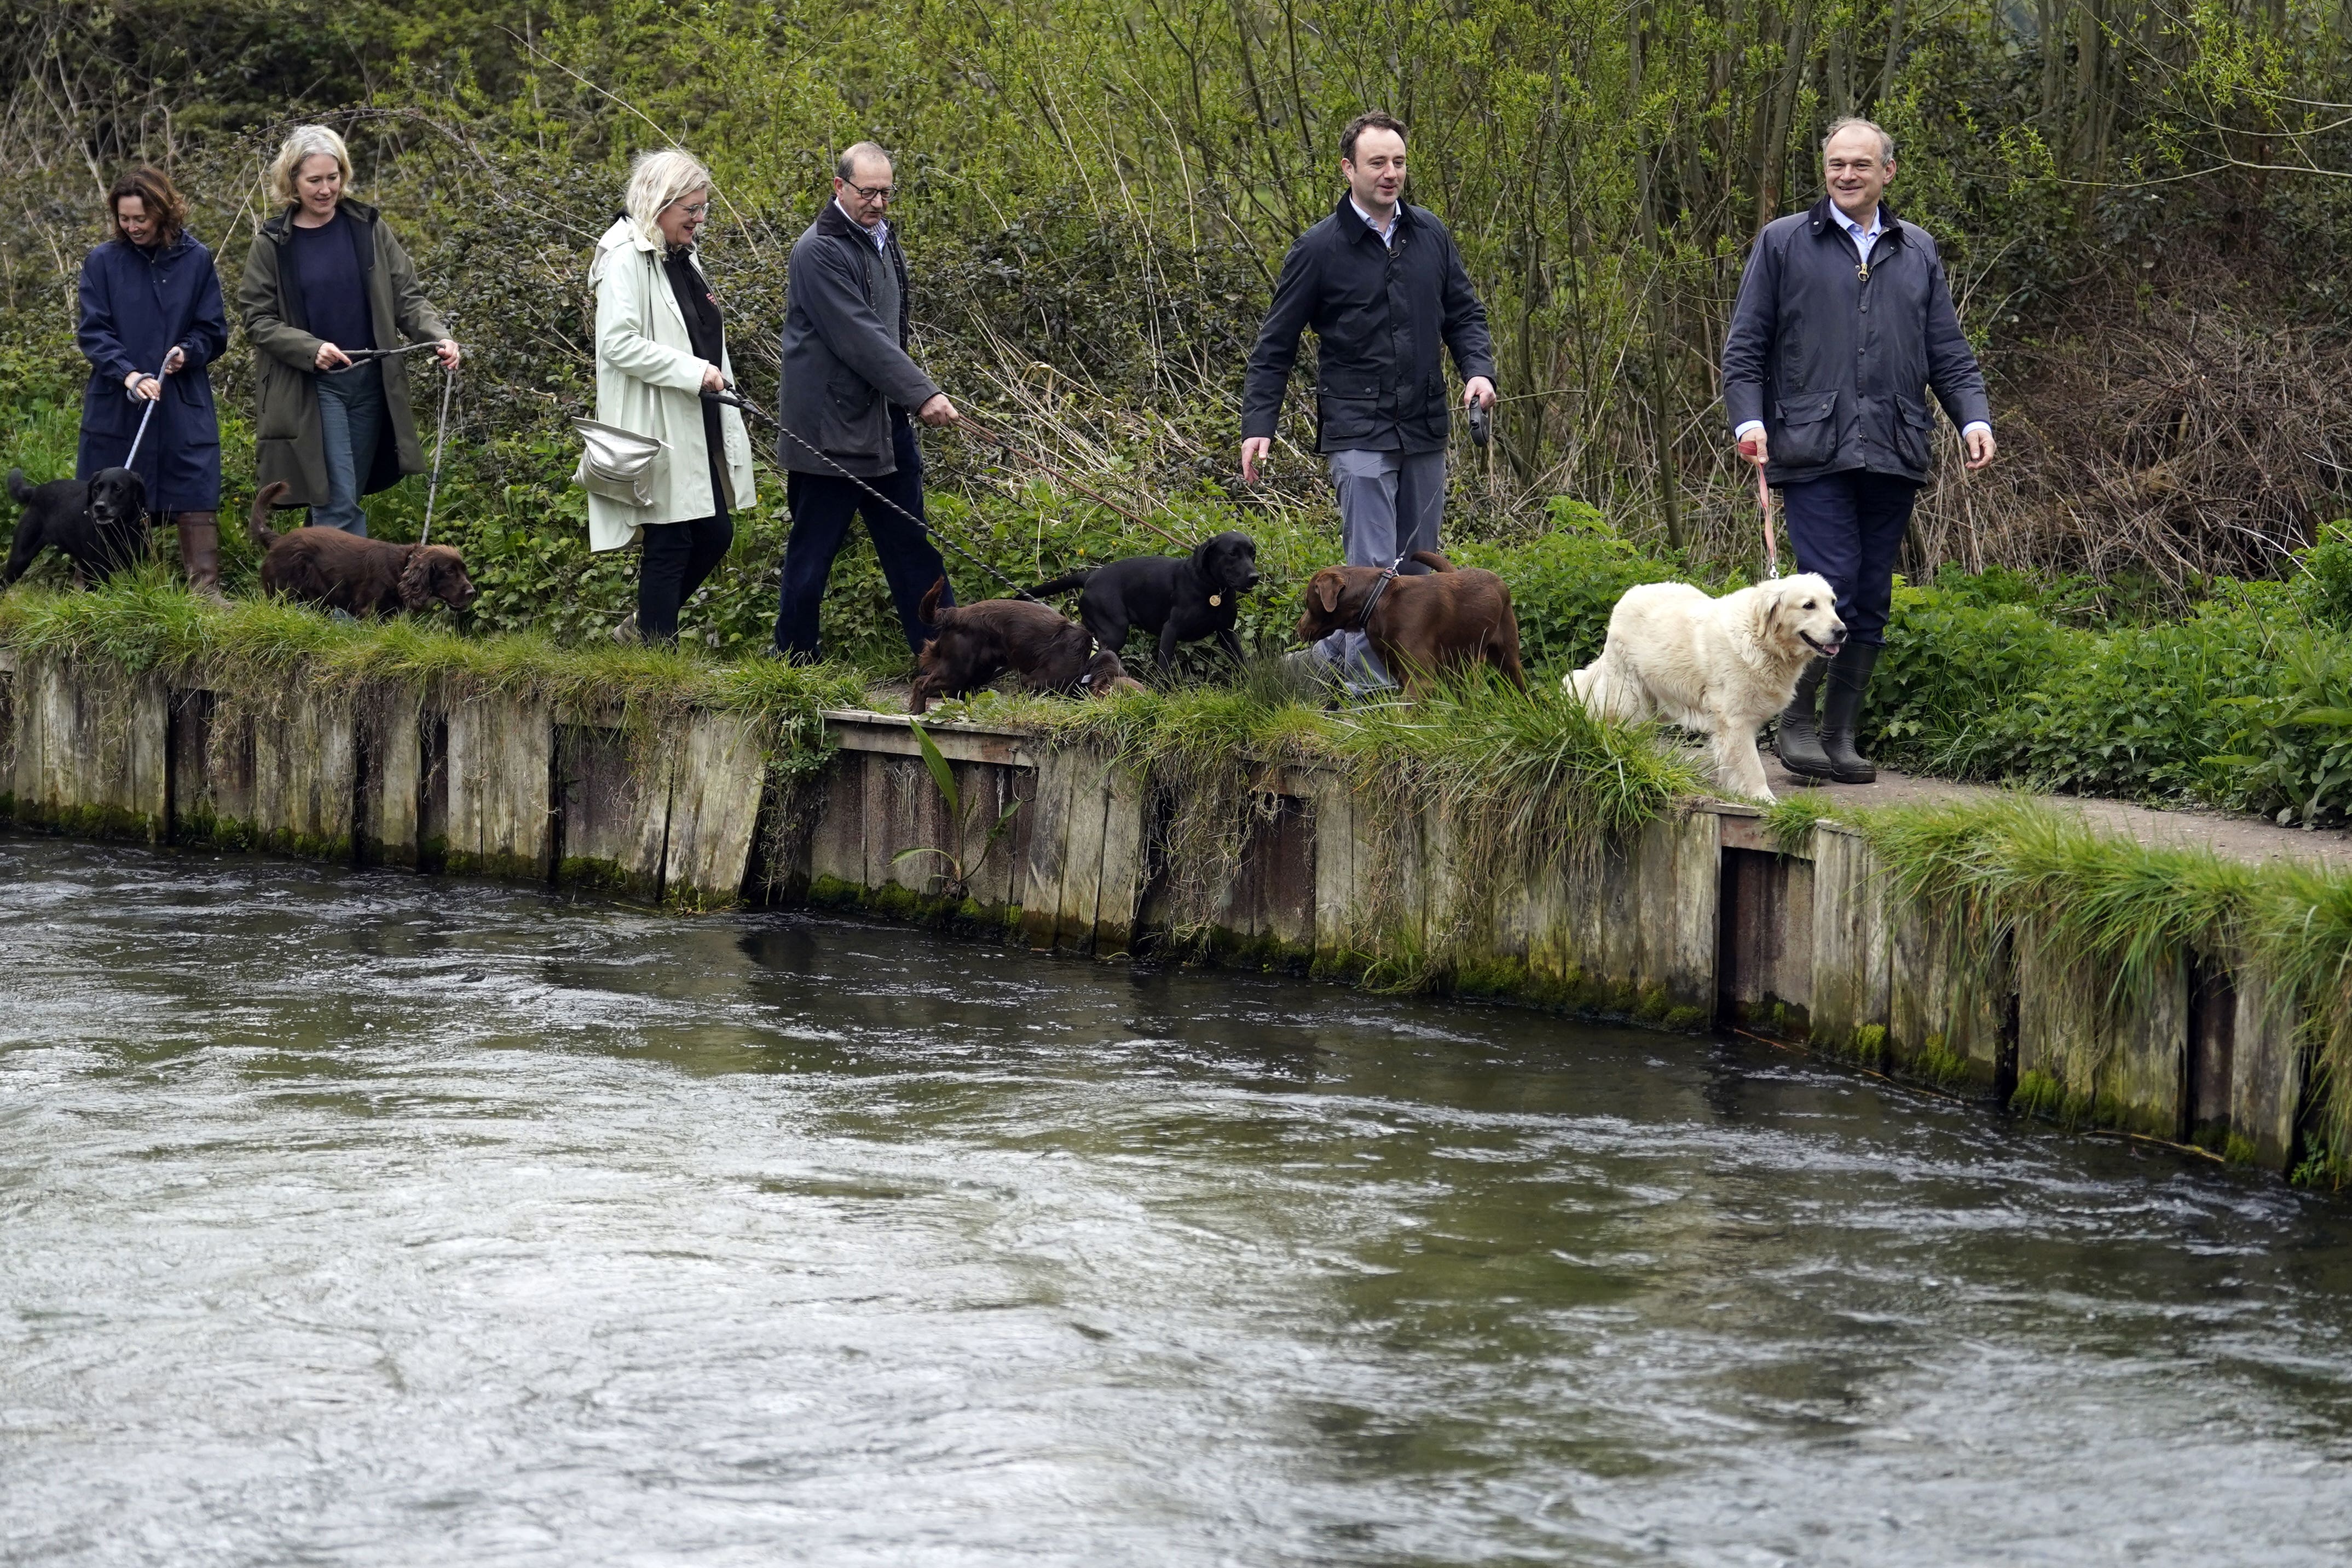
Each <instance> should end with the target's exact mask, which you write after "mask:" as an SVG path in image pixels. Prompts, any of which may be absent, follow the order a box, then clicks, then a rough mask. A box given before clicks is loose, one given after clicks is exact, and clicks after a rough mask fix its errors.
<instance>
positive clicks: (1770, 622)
mask: <svg viewBox="0 0 2352 1568" xmlns="http://www.w3.org/2000/svg"><path fill="white" fill-rule="evenodd" d="M1844 640H1845V622H1843V621H1841V620H1839V619H1838V613H1837V591H1836V590H1835V589H1833V588H1832V587H1831V586H1830V584H1829V580H1828V579H1827V578H1824V577H1822V576H1821V575H1820V574H1818V573H1815V572H1810V571H1809V572H1804V573H1801V575H1799V576H1796V577H1776V578H1774V579H1772V580H1770V581H1769V582H1759V583H1758V584H1757V585H1756V586H1755V587H1753V588H1743V589H1741V590H1739V591H1738V592H1737V593H1727V594H1725V595H1724V596H1723V597H1722V598H1720V599H1709V598H1708V597H1707V596H1706V594H1704V593H1702V592H1700V591H1698V590H1697V589H1696V588H1693V587H1692V586H1691V585H1690V584H1689V583H1686V582H1647V583H1643V584H1642V585H1641V586H1640V587H1638V588H1629V589H1627V590H1626V591H1625V594H1624V597H1623V598H1622V599H1620V600H1618V601H1617V608H1616V609H1614V610H1612V611H1611V612H1609V641H1608V643H1606V644H1605V645H1604V646H1603V647H1602V648H1601V657H1599V658H1597V659H1595V660H1593V661H1592V663H1591V664H1587V665H1585V666H1584V668H1582V669H1580V670H1578V671H1575V672H1574V673H1572V674H1570V675H1569V676H1568V677H1567V678H1566V679H1564V680H1562V681H1561V682H1560V685H1563V686H1565V687H1567V688H1568V689H1569V690H1570V692H1573V693H1574V694H1575V695H1577V696H1578V697H1579V698H1580V699H1581V700H1582V701H1583V703H1584V706H1586V707H1588V708H1590V709H1591V711H1592V712H1594V713H1596V714H1599V715H1600V716H1602V717H1604V718H1619V719H1643V718H1651V717H1656V718H1662V719H1664V720H1665V721H1666V722H1667V723H1669V724H1678V725H1680V726H1682V727H1684V728H1685V729H1687V730H1692V731H1696V732H1702V733H1704V734H1706V736H1707V737H1709V738H1710V739H1711V740H1712V741H1713V742H1714V747H1715V776H1716V781H1717V784H1718V785H1719V786H1720V787H1721V788H1723V789H1728V790H1731V791H1732V792H1734V793H1736V794H1740V795H1748V796H1753V797H1755V798H1757V799H1759V800H1770V799H1771V798H1772V787H1771V786H1770V785H1769V784H1768V783H1766V782H1765V781H1764V762H1763V759H1762V758H1759V757H1758V756H1757V754H1756V732H1757V730H1758V729H1759V728H1760V727H1762V726H1763V723H1764V721H1765V720H1766V719H1768V718H1770V717H1771V716H1773V715H1774V714H1776V713H1779V712H1780V710H1781V709H1782V708H1785V707H1787V706H1789V700H1790V697H1791V696H1792V695H1794V694H1795V692H1796V689H1797V677H1798V676H1799V675H1801V674H1803V673H1804V669H1805V665H1806V664H1809V663H1810V662H1811V661H1812V660H1813V659H1814V658H1816V657H1834V656H1836V653H1837V651H1838V650H1839V649H1840V648H1842V647H1843V646H1844V645H1845V641H1844Z"/></svg>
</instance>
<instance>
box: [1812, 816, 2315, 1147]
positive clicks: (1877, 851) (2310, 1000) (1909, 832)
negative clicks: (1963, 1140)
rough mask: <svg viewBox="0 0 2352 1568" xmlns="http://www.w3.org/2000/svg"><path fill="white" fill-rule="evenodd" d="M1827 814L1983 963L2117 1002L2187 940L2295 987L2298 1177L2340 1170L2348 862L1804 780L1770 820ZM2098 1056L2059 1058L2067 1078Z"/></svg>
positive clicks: (2036, 1097) (2084, 1111)
mask: <svg viewBox="0 0 2352 1568" xmlns="http://www.w3.org/2000/svg"><path fill="white" fill-rule="evenodd" d="M1824 820H1830V821H1835V822H1837V823H1838V824H1840V825H1841V826H1843V827H1847V828H1851V829H1853V831H1856V832H1858V833H1860V834H1861V835H1862V837H1863V838H1864V840H1865V841H1867V842H1868V843H1869V845H1870V847H1871V850H1872V852H1874V855H1875V856H1876V858H1877V861H1878V864H1879V867H1880V870H1881V873H1882V874H1883V875H1884V876H1885V878H1886V881H1887V888H1888V891H1889V893H1890V894H1893V895H1894V896H1895V897H1897V898H1900V899H1904V900H1908V901H1912V902H1914V903H1916V904H1917V905H1918V906H1919V907H1921V908H1922V909H1925V910H1927V912H1929V915H1930V917H1931V918H1932V919H1933V920H1935V921H1937V922H1938V923H1940V924H1941V925H1943V927H1944V928H1945V930H1946V931H1947V932H1948V933H1949V934H1950V935H1951V936H1954V937H1956V938H1957V939H1958V940H1957V944H1956V946H1957V951H1958V952H1959V953H1960V954H1961V955H1962V956H1963V962H1964V963H1966V964H1967V965H1969V966H1970V967H1973V969H1974V971H1975V973H1976V974H1977V975H1978V976H1979V977H1984V976H1990V973H1991V972H1992V970H1993V969H1994V967H1996V964H1997V962H1998V957H1997V956H1998V955H2000V954H2003V953H2007V954H2010V955H2011V956H2012V957H2013V956H2016V955H2018V954H2020V953H2026V954H2030V956H2032V958H2033V960H2034V961H2035V965H2036V967H2037V971H2038V972H2039V973H2040V974H2042V976H2044V977H2047V980H2048V983H2051V984H2053V985H2056V986H2058V987H2061V988H2064V989H2066V990H2068V991H2070V992H2071V993H2073V994H2074V995H2075V996H2078V997H2081V998H2085V999H2086V1000H2087V1001H2088V1002H2089V1003H2090V1004H2091V1007H2092V1009H2093V1010H2094V1011H2097V1010H2102V1009H2105V1010H2109V1011H2112V1010H2113V1009H2117V1008H2119V1007H2120V1006H2121V1005H2122V1004H2123V1003H2124V1002H2125V1001H2126V998H2131V997H2133V996H2135V995H2137V994H2141V993H2142V992H2143V991H2144V990H2145V989H2146V988H2148V987H2149V986H2150V985H2151V984H2152V983H2153V982H2154V981H2155V980H2156V979H2157V977H2158V973H2159V971H2160V970H2161V969H2163V968H2165V967H2168V966H2170V965H2172V964H2174V963H2176V962H2177V961H2178V958H2179V955H2180V954H2181V953H2182V952H2184V951H2188V952H2193V953H2197V954H2201V955H2203V956H2205V957H2206V958H2208V959H2209V960H2211V961H2213V962H2216V963H2219V964H2221V965H2224V966H2226V967H2229V968H2231V970H2233V971H2236V972H2238V973H2241V974H2245V973H2252V974H2256V975H2259V976H2261V977H2262V978H2263V981H2264V982H2265V983H2266V984H2267V985H2269V986H2270V987H2271V988H2273V994H2274V995H2275V996H2277V997H2279V998H2291V1000H2292V1002H2293V1005H2294V1008H2295V1009H2296V1011H2297V1012H2298V1014H2299V1015H2300V1017H2301V1019H2302V1026H2301V1033H2302V1040H2303V1044H2304V1046H2305V1050H2306V1051H2308V1053H2309V1054H2308V1057H2307V1060H2308V1062H2309V1064H2310V1065H2309V1069H2308V1084H2309V1087H2308V1088H2307V1089H2306V1091H2305V1117H2306V1124H2305V1134H2304V1136H2305V1159H2304V1161H2303V1166H2302V1169H2301V1170H2300V1172H2299V1173H2298V1174H2299V1176H2300V1178H2301V1179H2320V1178H2325V1179H2326V1180H2328V1181H2331V1182H2334V1183H2336V1184H2341V1183H2342V1182H2344V1181H2345V1180H2346V1179H2347V1178H2352V876H2347V875H2344V874H2342V873H2336V872H2330V871H2326V870H2324V869H2321V868H2319V867H2316V866H2302V865H2295V864H2293V863H2288V862H2276V861H2270V862H2247V861H2240V860H2231V859H2226V858H2224V857H2222V856H2221V855H2218V854H2216V853H2214V852H2212V851H2210V850H2209V849H2204V848H2200V847H2190V846H2184V845H2158V844H2144V843H2140V842H2137V841H2134V840H2133V839H2130V838H2127V837H2126V836H2124V835H2122V834H2119V833H2115V832H2109V831H2100V830H2098V829H2096V828H2094V827H2092V826H2090V825H2088V824H2086V823H2085V822H2084V821H2082V820H2081V819H2080V818H2079V817H2077V816H2074V814H2072V813H2070V812H2068V811H2065V810H2063V809H2059V808H2055V807H2053V806H2051V805H2049V804H2046V803H2042V802H2038V801H2035V800H2032V799H2029V798H2022V797H2013V798H2007V799H2000V800H1987V801H1980V802H1975V803H1969V804H1958V805H1937V806H1911V807H1888V808H1881V809H1878V810H1853V809H1851V808H1845V807H1841V806H1840V805H1839V804H1838V803H1837V801H1836V800H1835V799H1834V798H1833V797H1832V796H1830V795H1826V794H1821V793H1810V792H1809V793H1806V794H1801V795H1796V796H1792V797H1790V798H1788V799H1786V800H1780V801H1779V802H1777V803H1776V804H1775V805H1774V807H1773V808H1772V810H1771V811H1770V813H1769V818H1768V821H1769V825H1770V827H1771V829H1772V831H1774V832H1775V834H1776V835H1777V836H1778V838H1779V840H1780V842H1781V843H1782V844H1784V845H1786V846H1788V847H1789V848H1790V849H1792V850H1793V849H1799V848H1801V847H1803V846H1804V844H1805V843H1806V841H1807V840H1808V837H1809V835H1810V834H1811V831H1812V829H1813V827H1814V826H1815V824H1816V823H1818V822H1820V821H1824ZM2100 1065H2101V1063H2100V1062H2099V1061H2096V1060H2094V1059H2084V1060H2077V1061H2070V1062H2069V1063H2068V1069H2069V1071H2068V1078H2069V1079H2070V1080H2071V1082H2073V1083H2074V1084H2076V1085H2080V1084H2083V1083H2086V1082H2091V1081H2092V1080H2093V1079H2094V1078H2095V1075H2096V1073H2097V1071H2098V1068H2099V1066H2100ZM2013 1103H2015V1105H2016V1106H2017V1108H2018V1109H2020V1110H2023V1111H2029V1112H2032V1113H2039V1114H2043V1115H2048V1116H2051V1117H2053V1118H2054V1119H2057V1120H2059V1121H2062V1122H2064V1123H2067V1124H2097V1123H2107V1122H2112V1121H2114V1120H2115V1119H2116V1118H2115V1117H2114V1115H2113V1114H2112V1113H2111V1112H2110V1111H2109V1110H2108V1109H2107V1108H2105V1107H2104V1106H2102V1105H2100V1104H2099V1103H2096V1102H2095V1100H2094V1099H2092V1098H2091V1097H2090V1096H2088V1095H2087V1094H2085V1093H2084V1092H2081V1091H2080V1090H2079V1089H2070V1088H2068V1087H2066V1086H2065V1085H2064V1084H2062V1083H2061V1082H2059V1081H2058V1080H2057V1079H2056V1078H2054V1077H2051V1076H2047V1075H2041V1074H2029V1075H2027V1077H2026V1078H2024V1079H2022V1080H2021V1082H2019V1084H2018V1087H2017V1092H2016V1095H2015V1097H2014V1101H2013ZM2216 1152H2229V1151H2226V1150H2218V1149H2217V1151H2216Z"/></svg>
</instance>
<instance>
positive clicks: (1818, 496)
mask: <svg viewBox="0 0 2352 1568" xmlns="http://www.w3.org/2000/svg"><path fill="white" fill-rule="evenodd" d="M1918 498H1919V486H1916V485H1915V484H1913V483H1912V482H1911V481H1910V480H1908V479H1904V478H1899V477H1897V476H1895V475H1892V474H1865V473H1864V472H1862V471H1861V470H1860V469H1856V470H1854V471H1853V472H1852V473H1849V474H1832V475H1831V476H1828V477H1827V478H1825V479H1808V480H1806V481H1805V482H1804V483H1802V484H1800V485H1783V486H1780V504H1781V507H1782V508H1783V509H1784V510H1785V511H1786V513H1787V515H1788V518H1789V541H1790V543H1791V544H1793V545H1795V546H1796V547H1797V570H1800V571H1817V572H1820V573H1821V574H1822V576H1823V577H1826V578H1828V579H1829V580H1830V586H1831V587H1832V588H1834V589H1836V590H1837V612H1838V619H1839V620H1841V621H1843V622H1845V632H1846V635H1847V636H1848V637H1851V638H1852V639H1853V641H1855V642H1857V643H1884V642H1885V641H1886V616H1887V612H1888V611H1889V610H1891V609H1892V608H1893V607H1894V603H1895V558H1896V557H1897V556H1899V555H1900V554H1901V553H1902V551H1903V530H1904V529H1906V528H1909V527H1910V526H1911V504H1912V503H1913V502H1914V501H1916V500H1917V499H1918Z"/></svg>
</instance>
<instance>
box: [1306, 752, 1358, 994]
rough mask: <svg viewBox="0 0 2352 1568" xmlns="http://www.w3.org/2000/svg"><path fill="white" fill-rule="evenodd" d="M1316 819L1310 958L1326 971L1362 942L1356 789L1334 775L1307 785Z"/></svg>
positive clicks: (1348, 957)
mask: <svg viewBox="0 0 2352 1568" xmlns="http://www.w3.org/2000/svg"><path fill="white" fill-rule="evenodd" d="M1310 798H1311V800H1313V803H1314V804H1313V814H1314V821H1315V934H1314V942H1315V963H1316V967H1318V969H1320V970H1324V971H1326V972H1328V971H1330V970H1333V969H1337V968H1341V967H1346V966H1347V965H1348V964H1349V962H1351V961H1352V959H1353V958H1354V956H1356V954H1357V953H1358V952H1359V951H1360V949H1361V948H1362V946H1364V945H1365V944H1364V942H1363V938H1362V934H1361V931H1360V911H1361V909H1362V906H1363V905H1362V895H1361V894H1360V892H1359V890H1358V887H1357V882H1356V877H1357V866H1358V864H1359V863H1360V857H1361V856H1363V855H1364V854H1365V850H1364V846H1363V843H1362V841H1361V839H1360V835H1359V830H1358V826H1357V822H1356V797H1355V792H1354V791H1353V790H1352V789H1349V787H1348V782H1347V780H1346V779H1342V778H1340V777H1339V776H1338V775H1337V774H1329V773H1326V774H1321V775H1318V777H1317V778H1316V779H1315V781H1314V783H1313V785H1312V786H1311V791H1310Z"/></svg>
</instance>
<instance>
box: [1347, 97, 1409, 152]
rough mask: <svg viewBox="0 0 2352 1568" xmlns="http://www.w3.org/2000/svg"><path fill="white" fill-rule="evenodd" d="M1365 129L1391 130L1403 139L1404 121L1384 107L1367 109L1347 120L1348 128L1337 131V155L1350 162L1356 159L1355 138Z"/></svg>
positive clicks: (1400, 139)
mask: <svg viewBox="0 0 2352 1568" xmlns="http://www.w3.org/2000/svg"><path fill="white" fill-rule="evenodd" d="M1365 131H1395V132H1396V133H1397V140H1398V141H1403V140H1404V121H1403V120H1399V119H1398V118H1397V117H1396V116H1395V115H1393V114H1391V113H1390V112H1389V111H1388V110H1385V109H1368V110H1365V111H1364V112H1363V113H1361V114H1360V115H1358V116H1356V118H1355V119H1353V120H1349V121H1348V129H1347V130H1345V131H1341V132H1339V156H1340V157H1342V158H1345V159H1346V160H1347V161H1348V162H1350V163H1352V162H1355V161H1356V138H1357V137H1359V136H1361V135H1362V134H1363V133H1364V132H1365Z"/></svg>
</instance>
